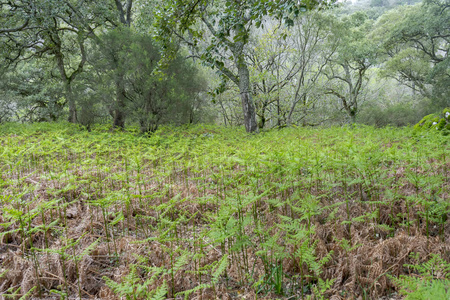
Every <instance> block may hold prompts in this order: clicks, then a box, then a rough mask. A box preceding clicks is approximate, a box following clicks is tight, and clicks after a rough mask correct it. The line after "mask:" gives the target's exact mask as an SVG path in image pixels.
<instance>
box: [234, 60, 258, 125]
mask: <svg viewBox="0 0 450 300" xmlns="http://www.w3.org/2000/svg"><path fill="white" fill-rule="evenodd" d="M238 71H239V92H240V95H241V102H242V111H243V113H244V125H245V130H246V131H247V132H258V124H257V123H256V110H255V105H254V104H253V99H252V94H251V92H250V74H249V71H248V68H247V65H246V64H245V63H244V64H239V68H238Z"/></svg>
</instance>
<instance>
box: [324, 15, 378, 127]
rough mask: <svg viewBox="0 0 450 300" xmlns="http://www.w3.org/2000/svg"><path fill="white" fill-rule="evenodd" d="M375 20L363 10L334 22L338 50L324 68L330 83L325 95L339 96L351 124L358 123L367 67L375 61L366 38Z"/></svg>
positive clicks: (374, 51) (369, 42) (374, 50)
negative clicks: (372, 20) (369, 17)
mask: <svg viewBox="0 0 450 300" xmlns="http://www.w3.org/2000/svg"><path fill="white" fill-rule="evenodd" d="M371 25H372V22H371V21H370V20H368V18H367V15H365V14H364V13H361V12H357V13H354V14H353V15H351V16H349V17H345V18H343V19H342V20H337V21H336V22H335V24H333V28H332V32H333V35H334V37H333V38H332V39H331V40H332V41H333V43H335V42H336V41H338V43H339V46H338V48H337V51H336V53H335V54H334V55H333V56H332V57H331V58H330V60H329V63H328V64H327V67H326V68H325V76H326V77H327V79H328V81H329V83H328V87H327V88H326V90H325V93H326V94H329V95H332V96H334V97H336V98H337V99H338V100H339V102H340V106H341V109H343V110H344V111H345V112H346V113H347V115H348V117H349V118H350V121H351V122H352V123H355V122H356V116H357V113H358V105H359V102H360V101H361V95H362V93H363V92H364V84H365V83H366V82H367V77H366V73H367V70H369V68H370V67H371V66H373V65H374V63H375V62H376V57H377V55H378V53H377V50H376V47H374V45H373V44H372V41H371V40H370V39H368V38H367V35H368V33H369V32H370V29H371Z"/></svg>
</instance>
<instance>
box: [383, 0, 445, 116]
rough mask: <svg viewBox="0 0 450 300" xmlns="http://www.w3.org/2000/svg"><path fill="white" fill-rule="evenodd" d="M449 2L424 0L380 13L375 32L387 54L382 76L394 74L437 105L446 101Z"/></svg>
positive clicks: (400, 80) (441, 104) (393, 76)
mask: <svg viewBox="0 0 450 300" xmlns="http://www.w3.org/2000/svg"><path fill="white" fill-rule="evenodd" d="M449 24H450V6H449V3H448V1H441V0H427V1H425V2H424V3H423V4H421V5H414V6H405V7H399V8H397V9H395V10H393V11H390V12H388V13H387V14H385V15H383V16H382V17H381V18H380V19H379V20H378V22H377V24H376V27H377V29H376V31H375V34H376V35H378V36H380V37H382V38H381V40H380V41H379V44H381V45H382V46H383V49H384V51H385V53H386V55H387V57H388V59H387V61H386V69H385V72H384V75H385V76H389V77H392V78H395V79H396V80H398V81H399V82H400V83H402V84H404V85H406V86H409V87H410V88H411V89H412V90H413V91H415V92H417V93H420V94H421V95H422V96H424V97H428V98H430V99H433V100H434V102H435V104H436V105H437V106H438V107H441V108H442V107H445V106H447V105H449V102H448V101H449V100H448V99H450V94H449V89H448V86H449V85H450V71H449V70H450V68H449V66H450V60H449V57H448V53H449V41H450V25H449Z"/></svg>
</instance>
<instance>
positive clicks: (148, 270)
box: [0, 123, 450, 299]
mask: <svg viewBox="0 0 450 300" xmlns="http://www.w3.org/2000/svg"><path fill="white" fill-rule="evenodd" d="M449 154H450V151H449V140H448V138H447V137H445V136H442V135H440V134H438V133H434V132H429V133H428V132H427V133H426V134H424V135H418V134H415V133H414V132H413V130H412V129H409V128H406V129H394V128H385V129H374V128H371V127H358V128H349V127H343V128H337V127H333V128H326V129H305V128H286V129H282V130H272V131H266V132H262V133H260V134H257V135H248V134H246V133H245V132H244V130H243V129H242V128H221V127H216V126H207V125H198V126H193V127H181V128H172V127H165V128H162V129H160V130H158V131H157V132H156V133H154V134H153V135H151V136H140V135H138V134H137V131H136V130H129V131H128V132H111V131H110V130H109V129H108V128H106V127H101V126H98V127H94V128H93V130H92V132H87V131H83V130H80V129H79V128H78V127H77V126H74V125H70V124H47V123H42V124H33V125H18V124H5V125H1V126H0V174H1V175H0V187H1V190H0V201H1V202H0V209H1V211H2V214H1V216H0V224H1V227H0V242H1V243H0V257H1V262H2V270H1V271H0V278H2V280H0V293H1V295H2V296H3V297H4V298H5V299H18V298H20V297H21V296H28V295H30V294H32V295H34V296H36V297H49V296H56V295H58V297H62V298H65V297H66V298H67V297H79V298H89V297H91V298H92V297H99V298H104V299H113V298H114V297H117V299H119V298H120V297H122V298H125V299H166V298H171V297H172V298H180V299H184V298H185V299H191V298H193V297H200V296H201V297H202V298H203V299H215V298H222V297H223V296H227V297H230V298H232V299H241V298H242V297H244V296H245V297H247V299H275V298H279V299H306V298H308V297H309V298H311V297H312V298H314V299H320V298H329V297H331V296H332V295H338V296H340V297H354V298H357V297H359V296H361V297H363V298H364V299H377V298H379V297H381V296H385V295H388V294H391V293H394V292H398V291H399V290H398V289H399V288H398V287H397V285H395V282H393V280H392V279H391V278H399V276H400V275H402V276H414V275H415V274H416V273H415V272H416V271H415V269H414V268H409V267H405V266H404V265H405V264H409V265H412V264H420V263H423V262H425V261H427V260H428V259H430V254H439V255H440V257H442V259H443V261H446V262H447V263H448V262H449V261H450V252H449V251H448V246H446V245H447V244H448V243H449V242H450V241H449V239H450V236H449V232H450V230H449V229H450V228H449V226H450V221H448V214H449V212H450V201H449V191H450V188H449V187H450V170H449V167H450V157H449ZM411 252H415V253H419V254H421V260H418V259H415V258H412V257H411V256H410V255H409V254H410V253H411ZM419 275H420V274H419ZM419 275H417V276H419ZM439 276H441V277H442V276H444V277H442V278H445V276H447V275H446V274H440V275H437V277H436V280H439V279H440V278H439ZM402 278H403V277H402ZM27 293H28V295H27Z"/></svg>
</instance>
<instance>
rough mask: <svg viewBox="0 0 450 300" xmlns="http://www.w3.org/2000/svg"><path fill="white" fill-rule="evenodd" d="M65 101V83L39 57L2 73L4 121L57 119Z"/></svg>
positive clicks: (0, 93) (0, 88) (0, 91)
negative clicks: (62, 83)
mask: <svg viewBox="0 0 450 300" xmlns="http://www.w3.org/2000/svg"><path fill="white" fill-rule="evenodd" d="M63 104H64V91H63V87H62V85H61V82H60V81H59V80H58V79H57V78H54V77H53V78H52V76H51V73H50V72H49V70H48V66H46V65H45V64H43V63H41V61H39V60H30V61H27V62H26V63H23V62H20V63H18V64H17V66H16V68H15V69H14V70H7V71H5V72H3V73H2V74H1V75H0V111H1V112H0V122H1V121H22V122H34V121H56V120H57V119H58V118H59V117H60V116H61V115H62V113H63Z"/></svg>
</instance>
